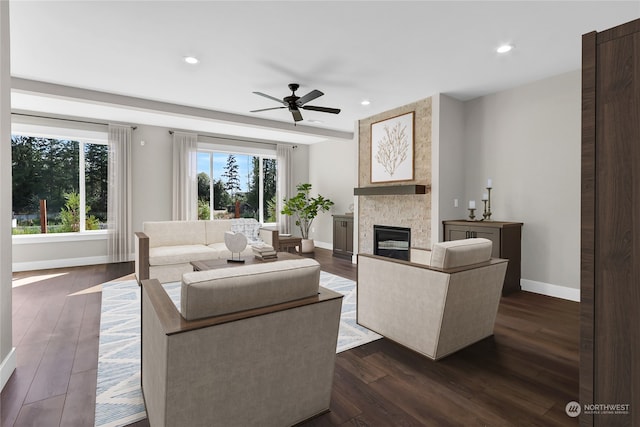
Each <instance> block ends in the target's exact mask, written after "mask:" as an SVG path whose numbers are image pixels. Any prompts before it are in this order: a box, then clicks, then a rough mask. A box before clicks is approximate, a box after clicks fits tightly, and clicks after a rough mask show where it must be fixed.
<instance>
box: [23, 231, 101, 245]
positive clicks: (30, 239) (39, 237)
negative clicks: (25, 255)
mask: <svg viewBox="0 0 640 427" xmlns="http://www.w3.org/2000/svg"><path fill="white" fill-rule="evenodd" d="M108 233H109V231H108V230H97V231H85V232H83V233H51V234H18V235H15V236H11V240H12V241H13V244H14V245H29V244H32V243H61V242H81V241H89V240H107V235H108Z"/></svg>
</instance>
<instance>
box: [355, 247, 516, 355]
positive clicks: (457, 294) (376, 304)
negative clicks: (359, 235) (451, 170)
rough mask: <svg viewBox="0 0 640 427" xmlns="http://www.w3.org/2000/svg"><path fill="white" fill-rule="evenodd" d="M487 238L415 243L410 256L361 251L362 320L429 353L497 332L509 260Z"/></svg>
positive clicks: (442, 352) (446, 351)
mask: <svg viewBox="0 0 640 427" xmlns="http://www.w3.org/2000/svg"><path fill="white" fill-rule="evenodd" d="M491 249H492V243H491V241H490V240H487V239H480V238H477V239H466V240H455V241H450V242H443V243H437V244H435V245H434V246H433V249H432V250H431V251H425V250H419V249H412V251H411V260H412V261H410V262H407V261H402V260H396V259H391V258H385V257H381V256H377V255H368V254H359V255H358V285H357V286H358V288H357V294H358V305H357V316H358V317H357V320H358V323H359V324H360V325H362V326H364V327H366V328H369V329H371V330H373V331H375V332H377V333H379V334H380V335H383V336H385V337H387V338H389V339H391V340H393V341H396V342H398V343H400V344H402V345H404V346H406V347H409V348H410V349H412V350H415V351H417V352H419V353H421V354H423V355H425V356H427V357H429V358H431V359H434V360H436V359H440V358H442V357H445V356H447V355H449V354H451V353H454V352H456V351H458V350H460V349H462V348H464V347H466V346H468V345H471V344H473V343H475V342H477V341H480V340H482V339H483V338H486V337H488V336H490V335H493V327H494V324H495V319H496V314H497V311H498V304H499V303H500V296H501V291H502V283H503V281H504V275H505V272H506V269H507V262H508V260H505V259H497V258H493V259H492V258H491Z"/></svg>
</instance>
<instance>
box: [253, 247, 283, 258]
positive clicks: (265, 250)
mask: <svg viewBox="0 0 640 427" xmlns="http://www.w3.org/2000/svg"><path fill="white" fill-rule="evenodd" d="M253 254H254V255H255V257H256V258H258V259H274V258H277V257H278V254H277V253H276V251H275V250H274V249H273V246H270V245H262V246H253Z"/></svg>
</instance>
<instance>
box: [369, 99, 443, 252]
mask: <svg viewBox="0 0 640 427" xmlns="http://www.w3.org/2000/svg"><path fill="white" fill-rule="evenodd" d="M411 111H415V115H414V120H415V121H414V165H413V167H414V180H413V181H404V182H390V183H389V184H388V185H390V186H393V185H402V184H420V185H426V186H427V188H429V186H430V184H431V98H426V99H423V100H421V101H418V102H415V103H412V104H408V105H405V106H403V107H399V108H396V109H394V110H390V111H387V112H384V113H381V114H378V115H376V116H372V117H369V118H366V119H363V120H360V123H359V141H360V142H359V153H358V163H359V165H358V166H359V167H358V170H359V174H358V186H359V187H371V186H373V184H371V124H372V123H375V122H379V121H381V120H385V119H388V118H391V117H395V116H399V115H402V114H405V113H408V112H411ZM381 185H386V184H376V186H381ZM374 225H385V226H391V227H405V228H410V229H411V246H413V247H419V248H429V247H431V191H430V190H427V191H426V194H397V195H367V196H358V242H359V243H358V245H359V247H358V252H360V253H367V254H373V238H374V237H373V226H374Z"/></svg>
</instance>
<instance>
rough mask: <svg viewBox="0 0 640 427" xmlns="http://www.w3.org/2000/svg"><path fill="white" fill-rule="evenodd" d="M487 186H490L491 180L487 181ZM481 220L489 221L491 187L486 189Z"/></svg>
mask: <svg viewBox="0 0 640 427" xmlns="http://www.w3.org/2000/svg"><path fill="white" fill-rule="evenodd" d="M489 184H491V179H489ZM482 218H483V219H486V220H491V187H487V200H486V201H485V202H484V212H483V213H482Z"/></svg>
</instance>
